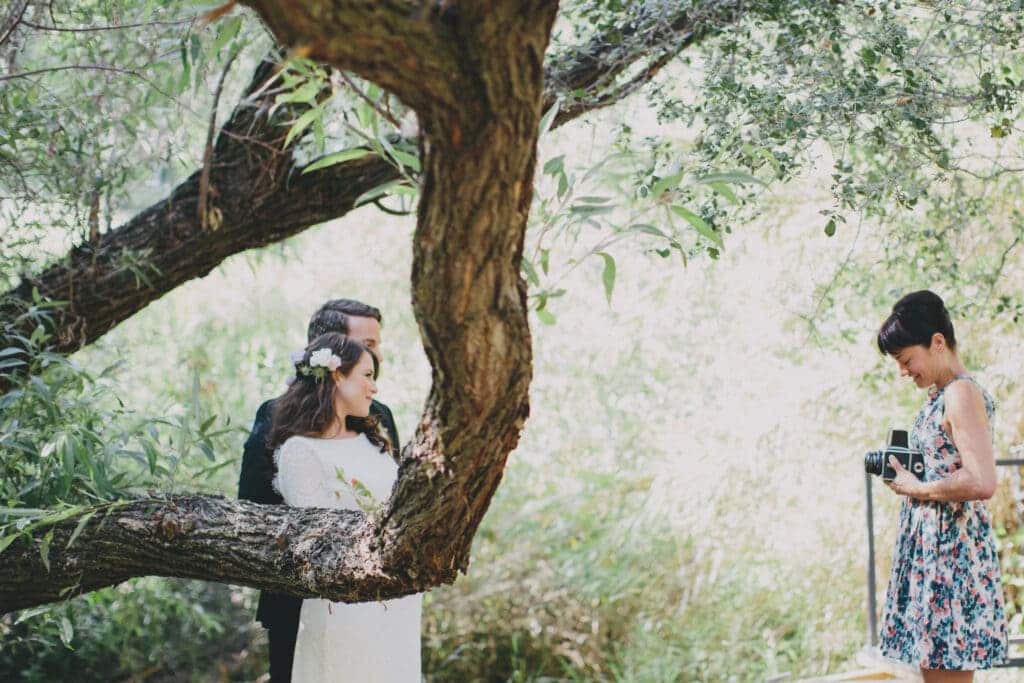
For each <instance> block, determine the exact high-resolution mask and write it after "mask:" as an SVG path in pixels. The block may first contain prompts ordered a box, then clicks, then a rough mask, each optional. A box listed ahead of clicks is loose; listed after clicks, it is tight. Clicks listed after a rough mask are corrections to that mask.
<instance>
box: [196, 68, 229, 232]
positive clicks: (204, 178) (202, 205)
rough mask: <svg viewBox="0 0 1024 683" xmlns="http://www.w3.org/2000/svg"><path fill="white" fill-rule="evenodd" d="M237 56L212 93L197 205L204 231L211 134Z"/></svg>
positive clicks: (211, 151)
mask: <svg viewBox="0 0 1024 683" xmlns="http://www.w3.org/2000/svg"><path fill="white" fill-rule="evenodd" d="M237 56H238V52H237V51H236V52H232V53H231V56H230V57H228V61H227V63H226V64H225V65H224V71H222V72H221V74H220V80H219V81H217V90H216V91H214V93H213V107H212V109H213V110H212V111H211V112H210V126H209V128H208V129H207V131H206V149H205V150H204V152H203V170H202V173H201V174H200V176H199V204H198V206H197V209H196V210H197V211H198V212H199V225H200V226H202V229H203V230H206V229H207V227H209V224H210V218H209V212H208V211H207V203H208V201H209V192H210V168H211V166H213V134H214V131H216V130H217V106H218V105H219V104H220V93H221V91H222V90H223V89H224V81H225V79H227V76H228V71H230V70H231V64H232V63H233V62H234V61H235V57H237Z"/></svg>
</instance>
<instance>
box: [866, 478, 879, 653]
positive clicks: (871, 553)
mask: <svg viewBox="0 0 1024 683" xmlns="http://www.w3.org/2000/svg"><path fill="white" fill-rule="evenodd" d="M864 490H865V491H866V492H867V501H868V645H869V646H870V647H874V646H876V645H878V616H877V614H878V612H877V610H876V607H875V517H874V507H873V505H872V501H871V475H870V474H868V473H867V472H865V473H864Z"/></svg>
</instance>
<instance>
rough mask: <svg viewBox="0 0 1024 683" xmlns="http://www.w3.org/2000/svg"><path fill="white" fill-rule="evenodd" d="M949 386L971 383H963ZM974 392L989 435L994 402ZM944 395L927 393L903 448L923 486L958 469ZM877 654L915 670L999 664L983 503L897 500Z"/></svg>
mask: <svg viewBox="0 0 1024 683" xmlns="http://www.w3.org/2000/svg"><path fill="white" fill-rule="evenodd" d="M953 381H954V382H956V381H970V382H974V380H973V379H972V378H970V377H957V378H956V379H954V380H953ZM950 384H952V382H951V383H950ZM975 384H977V383H976V382H975ZM946 386H947V387H948V386H949V385H948V384H947V385H946ZM979 388H981V387H980V386H979ZM981 391H982V395H983V396H984V398H985V412H986V413H988V419H989V425H990V427H989V428H990V430H991V424H992V416H993V413H994V412H995V408H994V404H993V401H992V397H991V396H989V394H988V392H986V391H985V390H984V389H982V390H981ZM943 392H944V389H943V390H935V389H932V390H931V391H929V394H928V401H927V402H926V403H925V405H924V407H923V408H922V409H921V412H920V413H918V416H917V419H916V420H915V421H914V429H913V431H912V432H911V436H910V439H911V443H910V445H911V446H912V447H913V448H918V449H921V450H922V451H924V457H925V477H924V480H925V481H935V480H937V479H941V478H943V477H948V476H949V475H951V474H952V473H954V472H956V471H957V470H958V469H960V468H961V467H962V462H961V458H960V453H959V452H958V451H957V450H956V446H955V445H953V441H952V440H951V439H950V437H949V434H947V433H946V430H945V429H944V428H943V426H942V420H943V414H944V409H945V401H944V399H943ZM881 652H882V654H883V655H885V656H887V657H891V658H893V659H897V660H900V661H902V662H905V663H907V664H911V665H913V666H918V667H921V668H922V669H952V670H974V669H987V668H990V667H992V666H994V665H996V664H999V663H1001V662H1003V661H1004V660H1005V659H1006V653H1007V639H1006V615H1005V613H1004V611H1003V592H1002V587H1001V585H1000V580H999V557H998V555H997V554H996V545H995V540H994V538H993V536H992V525H991V522H990V521H989V514H988V508H987V506H986V505H985V502H984V501H980V500H971V501H966V502H955V503H947V502H937V501H924V500H916V499H914V498H910V497H906V498H904V500H903V507H902V508H901V509H900V521H899V535H898V537H897V539H896V551H895V553H894V554H893V561H892V571H891V572H890V575H889V588H888V590H887V591H886V599H885V610H884V613H883V616H882V643H881Z"/></svg>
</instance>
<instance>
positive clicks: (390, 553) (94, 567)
mask: <svg viewBox="0 0 1024 683" xmlns="http://www.w3.org/2000/svg"><path fill="white" fill-rule="evenodd" d="M248 4H250V5H251V6H252V7H253V8H254V9H255V10H256V11H257V12H259V13H260V15H261V16H262V17H263V19H264V21H266V23H267V25H268V26H269V27H270V28H271V30H272V31H273V32H274V33H275V35H276V36H277V37H278V38H279V40H280V42H281V44H282V45H285V46H292V47H294V46H300V45H301V46H302V47H304V48H305V49H307V50H308V51H309V53H310V54H311V55H312V56H314V57H315V58H317V59H320V60H322V61H323V62H324V63H326V64H329V65H332V66H335V67H338V68H341V69H346V70H351V71H354V72H355V73H357V74H359V75H360V76H362V77H364V78H366V79H368V80H371V81H374V82H377V83H379V84H381V85H384V86H386V87H387V88H389V89H390V90H391V91H392V92H394V93H395V94H396V95H397V96H399V97H400V98H401V99H403V101H405V102H406V103H407V104H409V105H410V106H413V107H414V108H415V110H416V112H417V114H418V116H419V120H420V128H421V135H422V140H421V142H422V149H423V169H424V172H423V189H422V199H421V202H420V206H419V212H418V221H417V228H416V232H415V236H414V265H413V272H412V293H413V308H414V312H415V314H416V318H417V321H418V323H419V326H420V330H421V334H422V337H423V340H424V345H425V349H426V352H427V355H428V358H429V361H430V363H431V366H432V368H433V376H432V380H433V383H432V388H431V391H430V394H429V397H428V400H427V403H426V406H425V409H424V414H423V417H422V419H421V421H420V423H419V426H418V428H417V430H416V434H415V436H414V438H413V439H412V441H411V442H410V443H409V444H407V445H406V447H405V449H404V451H403V458H402V464H401V466H400V470H399V479H398V482H397V484H396V486H395V489H394V492H393V495H392V497H391V499H390V500H389V501H388V503H387V506H386V508H385V509H383V510H382V511H381V512H380V513H378V514H375V515H372V516H370V517H365V516H363V515H362V514H359V513H354V512H347V511H328V510H310V509H294V508H287V507H283V506H257V505H254V504H251V503H246V502H235V501H228V500H225V499H223V498H218V497H199V496H195V497H178V498H174V499H170V500H144V501H136V502H132V503H128V504H124V505H119V506H116V507H112V508H110V509H107V510H104V511H102V512H100V513H97V514H94V515H93V516H91V517H89V518H88V519H84V517H83V515H82V514H80V515H77V516H74V517H71V518H68V519H65V520H63V521H61V522H59V523H56V524H54V525H52V526H51V527H50V528H49V529H48V530H41V532H40V533H39V534H37V535H36V537H35V538H34V539H32V540H24V539H19V540H17V541H15V542H14V543H13V544H12V545H11V546H10V547H8V548H7V549H6V550H4V551H3V553H2V554H0V577H2V581H0V613H4V612H9V611H11V610H15V609H20V608H24V607H28V606H32V605H37V604H42V603H46V602H51V601H55V600H58V599H62V598H67V597H70V596H74V595H78V594H81V593H84V592H88V591H91V590H96V589H98V588H102V587H106V586H110V585H114V584H117V583H120V582H121V581H124V580H126V579H128V578H131V577H134V576H143V575H160V576H175V577H184V578H194V579H203V580H210V581H221V582H227V583H234V584H239V585H248V586H253V587H257V588H263V589H270V590H275V591H278V592H287V593H292V594H296V595H300V596H304V597H310V596H322V597H325V598H328V599H333V600H345V601H359V600H371V599H380V598H389V597H394V596H398V595H403V594H408V593H411V592H418V591H422V590H426V589H429V588H431V587H434V586H437V585H440V584H442V583H447V582H451V581H452V580H454V578H455V577H456V575H457V573H458V572H459V571H465V570H466V568H467V565H468V561H469V552H470V547H471V544H472V539H473V535H474V533H475V531H476V529H477V527H478V525H479V523H480V521H481V519H482V518H483V515H484V513H485V512H486V510H487V507H488V504H489V502H490V500H491V497H492V495H493V493H494V491H495V489H496V487H497V486H498V483H499V482H500V480H501V476H502V472H503V469H504V464H505V460H506V458H507V456H508V454H509V452H511V451H512V450H513V449H514V448H515V446H516V443H517V441H518V438H519V433H520V431H521V429H522V426H523V424H524V422H525V419H526V417H527V415H528V412H529V402H528V388H529V383H530V377H531V372H532V368H531V343H530V333H529V328H528V324H527V306H526V289H525V283H524V282H523V280H522V278H521V277H520V272H519V271H520V262H521V255H522V247H523V239H524V235H525V230H526V224H527V216H528V212H529V207H530V201H531V196H532V187H533V173H534V168H535V166H536V142H537V133H538V125H539V121H540V118H541V113H542V111H543V108H544V106H546V105H547V104H548V103H549V102H550V94H549V95H548V96H547V97H548V99H547V101H546V100H545V91H544V84H545V73H544V68H543V63H544V62H543V58H544V52H545V48H546V45H547V40H548V35H549V32H550V28H551V25H552V22H553V20H554V16H555V11H556V6H557V2H556V1H555V0H496V1H494V2H490V3H457V4H451V5H445V4H437V5H433V4H431V5H421V4H420V3H415V2H411V1H404V2H403V1H399V0H390V1H386V2H378V3H355V2H351V3H349V2H334V3H323V2H317V1H316V0H295V1H294V2H291V3H288V4H286V5H281V4H279V3H274V2H270V1H269V0H267V1H266V2H263V1H262V0H252V1H251V2H250V3H248ZM716 6H717V7H724V6H725V5H723V4H722V3H718V4H717V5H716ZM729 7H730V10H729V12H727V13H722V14H716V15H714V16H713V19H714V21H726V20H732V19H733V18H734V14H735V9H734V8H733V7H732V5H729ZM704 18H707V17H704ZM704 18H697V19H694V21H699V20H701V19H704ZM709 21H711V20H710V19H709ZM711 25H712V24H709V26H711ZM672 30H673V31H675V32H677V33H678V27H677V28H673V29H672ZM684 33H686V35H687V36H688V37H686V40H687V41H689V40H692V35H693V34H696V33H700V31H697V30H690V31H688V32H684ZM673 35H676V34H675V33H674V34H673ZM637 45H639V43H638V44H637ZM616 49H617V50H620V54H621V55H622V58H621V59H619V60H617V61H616V62H615V66H614V67H613V68H614V69H622V68H625V66H624V65H626V66H628V64H629V63H630V61H629V60H630V59H633V60H634V61H635V58H636V55H639V54H641V53H642V52H643V50H642V49H640V48H632V49H634V50H635V53H630V52H629V51H628V50H626V51H625V52H622V46H621V45H619V46H618V47H616ZM630 54H634V56H633V57H630V56H629V55H630ZM661 59H662V58H661V57H659V58H658V59H657V60H655V62H653V63H652V64H653V65H654V66H653V67H648V68H658V66H657V63H658V62H659V60H661ZM661 63H663V61H661ZM606 66H607V64H606ZM569 68H574V69H578V70H577V71H576V72H575V76H573V77H572V78H568V79H567V82H569V83H571V84H572V87H578V86H579V85H580V84H582V83H584V82H585V81H586V78H585V77H583V76H581V74H582V73H591V74H592V75H595V74H598V71H599V69H597V67H593V68H591V70H590V71H587V67H586V66H585V65H582V66H581V63H576V62H572V63H571V64H569ZM566 73H567V74H568V73H570V72H566ZM601 73H603V74H604V75H607V74H608V72H607V71H605V72H601ZM594 77H595V78H597V79H600V78H601V76H600V75H595V76H594ZM548 80H549V81H550V80H551V79H550V77H549V79H548ZM258 82H260V77H259V75H257V77H256V78H255V79H254V81H253V83H254V84H255V83H258ZM549 92H550V91H549ZM255 111H258V108H255V109H254V110H253V111H249V112H243V111H242V110H239V111H236V114H235V116H233V117H232V121H235V118H236V117H239V118H238V126H239V130H243V129H244V130H246V131H247V134H248V135H249V136H250V139H251V138H252V136H253V131H256V134H257V135H263V136H264V137H267V136H270V138H271V139H272V140H278V138H277V137H274V136H278V135H280V132H279V131H274V132H269V131H268V130H266V129H261V126H267V125H270V124H268V123H266V122H265V121H263V120H260V119H259V118H258V116H257V115H256V114H255V113H254V112H255ZM582 111H583V109H577V113H576V114H575V115H578V114H579V113H582ZM564 120H568V119H564ZM232 125H234V124H232V123H229V124H228V126H226V129H227V130H231V126H232ZM238 142H239V137H238V136H237V135H234V136H233V135H230V134H222V135H221V136H220V138H219V141H218V150H217V153H216V155H215V158H216V159H217V161H218V168H217V169H216V171H217V172H216V173H215V174H214V175H213V179H214V180H213V182H214V183H215V184H216V185H217V186H220V187H223V188H228V187H234V186H237V185H239V184H244V183H252V184H254V185H255V186H256V187H258V188H261V190H259V192H264V193H266V196H265V197H263V199H264V200H265V201H261V202H256V203H254V204H253V205H251V206H249V207H245V206H240V207H238V208H237V210H238V211H239V214H238V215H237V216H236V215H232V213H231V212H229V211H226V210H225V211H224V218H225V225H224V226H223V227H221V229H220V230H221V231H226V232H223V233H222V234H221V235H220V236H217V235H216V234H212V235H211V236H208V237H209V238H213V237H218V238H219V239H222V240H224V242H225V244H226V246H219V247H217V250H216V253H214V254H205V253H198V252H195V251H192V250H193V249H195V245H196V244H197V242H196V241H194V240H193V241H189V240H186V239H185V237H184V236H183V235H182V234H181V233H176V232H175V230H173V229H172V230H169V231H168V232H170V235H169V236H168V237H167V238H166V239H168V240H170V242H169V243H168V246H167V248H169V249H175V250H179V251H178V252H177V259H178V260H177V261H175V262H174V268H180V269H181V270H173V273H168V272H165V273H163V274H162V278H167V277H176V278H182V279H188V277H194V276H195V275H198V274H201V273H203V272H207V271H208V270H209V269H210V268H212V267H213V266H214V265H216V262H218V261H219V260H220V259H222V258H224V256H226V255H227V253H228V252H230V251H231V250H232V249H234V250H236V251H238V250H240V249H241V248H246V247H239V244H240V243H242V242H245V241H246V240H247V239H253V238H252V237H251V236H249V237H247V236H246V235H245V233H246V231H247V230H248V231H252V230H257V231H260V230H261V229H262V232H261V233H260V236H259V237H257V238H256V239H255V241H254V242H252V244H250V246H253V245H255V244H265V243H267V242H269V241H273V239H280V237H283V236H284V235H283V234H282V233H285V232H287V231H289V230H291V231H294V232H297V231H298V230H300V229H302V228H301V227H298V226H300V225H301V223H302V220H310V223H309V224H312V223H313V222H318V221H315V220H311V219H310V218H309V216H310V215H312V214H315V212H316V211H317V210H318V208H319V207H317V206H316V204H318V203H319V202H334V204H333V207H334V208H333V209H331V210H333V211H336V212H340V213H344V211H347V210H349V209H350V208H351V200H352V199H353V198H354V197H355V196H357V195H358V194H360V193H361V192H362V191H363V190H364V189H366V188H368V187H372V186H373V185H375V184H377V183H379V182H381V181H382V180H383V179H384V178H385V177H386V176H385V174H384V173H382V172H381V169H382V167H381V166H380V164H381V162H380V161H379V160H366V161H364V160H360V161H362V162H363V163H362V164H360V163H349V164H345V165H339V166H336V167H333V168H332V169H330V170H329V171H330V172H329V173H322V174H310V177H308V178H301V177H300V178H298V179H296V180H295V181H294V182H293V184H292V185H290V186H288V185H286V186H285V189H283V190H282V188H281V187H280V185H279V184H278V183H279V181H280V178H281V175H282V174H286V173H287V172H288V169H289V168H290V165H291V160H290V159H288V158H283V155H281V154H280V153H279V152H273V151H271V150H265V156H257V157H256V158H252V157H250V156H248V155H250V154H254V153H255V154H257V155H259V154H261V153H260V152H257V151H255V150H253V149H252V148H251V146H250V147H246V146H240V147H238V148H237V149H236V148H233V147H232V145H234V144H236V143H238ZM257 147H261V146H260V145H257ZM261 148H262V147H261ZM229 160H233V162H232V163H228V161H229ZM387 168H390V167H387ZM254 171H259V172H261V173H262V175H261V176H260V177H259V178H257V179H250V178H246V177H245V174H246V173H252V172H254ZM375 173H376V175H374V174H375ZM232 174H234V175H232ZM197 177H198V176H195V177H194V178H193V179H190V181H188V182H187V183H186V185H187V187H188V190H187V191H183V190H182V188H179V190H178V191H176V192H175V194H173V195H172V197H170V198H169V199H168V200H167V201H166V202H163V203H161V204H159V205H157V206H156V207H153V208H151V209H150V210H148V211H147V212H144V213H143V214H141V215H140V216H139V217H137V218H136V219H134V220H133V221H132V222H131V223H129V225H128V226H125V227H124V228H121V229H119V231H120V230H125V229H126V228H130V227H131V226H138V228H137V229H138V232H137V233H131V234H139V235H142V234H145V233H146V232H147V230H149V231H152V230H154V229H156V226H159V225H161V221H169V222H165V223H163V225H169V226H175V225H179V226H185V225H187V226H188V229H187V235H188V236H190V238H189V239H192V238H193V237H194V236H195V231H196V228H195V225H194V223H195V218H194V216H195V213H194V212H195V201H196V199H195V198H196V196H197V194H198V192H197V187H196V186H195V184H194V182H193V181H195V182H198V180H197ZM327 178H330V179H331V180H330V184H327V181H326V180H325V179H327ZM232 179H233V183H234V184H232ZM359 182H362V183H364V184H363V185H360V186H359V189H351V188H352V186H354V185H355V184H356V183H359ZM304 183H305V185H304ZM183 187H185V186H183ZM316 188H323V190H324V194H321V195H315V198H314V199H313V200H312V201H310V199H309V196H308V193H311V192H315V191H316ZM328 190H330V191H328ZM304 195H305V196H304ZM186 196H187V199H186ZM339 196H341V197H343V198H342V199H339ZM218 201H219V202H220V204H219V206H221V207H224V206H225V204H224V203H223V202H225V201H227V198H226V197H225V192H224V191H223V190H222V192H221V197H220V199H219V200H218ZM293 202H294V203H293ZM346 202H348V204H346ZM183 205H184V206H183ZM222 210H223V209H222ZM175 212H180V214H181V215H183V216H185V215H187V216H190V220H191V223H188V221H182V222H181V223H175V222H174V221H173V220H170V219H168V215H171V216H174V215H178V214H177V213H175ZM302 212H306V214H307V218H305V219H297V220H296V221H294V222H290V223H287V224H286V225H285V226H281V224H280V223H278V224H275V225H272V226H268V225H266V224H265V222H266V220H267V219H268V218H269V217H272V216H273V217H277V218H279V219H280V218H283V217H284V216H288V215H289V214H295V213H302ZM321 215H323V214H321ZM328 217H329V216H328ZM320 220H323V218H321V219H320ZM229 222H231V225H228V223H229ZM147 226H148V227H147ZM119 231H114V232H119ZM130 232H131V231H129V233H130ZM224 235H228V236H230V239H225V238H224ZM206 240H207V237H205V236H204V238H203V240H200V241H199V243H200V244H207V241H206ZM145 244H147V245H148V244H149V243H145ZM207 249H211V248H209V247H207ZM86 256H87V255H86V254H83V255H81V256H79V257H78V258H81V259H86ZM195 259H198V260H199V261H200V262H201V265H199V266H198V267H196V266H192V265H188V264H189V263H191V262H193V260H195ZM179 262H180V265H179ZM89 267H90V264H89V262H88V261H87V260H86V261H83V262H82V263H81V264H79V266H78V269H77V270H74V269H72V270H69V271H67V272H66V273H65V275H63V276H62V277H64V278H65V279H67V280H68V283H67V285H66V286H67V287H75V286H77V287H78V288H79V292H80V294H81V287H82V283H81V281H80V279H79V280H76V276H80V275H81V274H82V273H86V274H88V273H89V272H90V271H89ZM189 269H194V270H192V271H191V272H192V275H188V271H189ZM97 270H99V269H97ZM116 277H117V275H116V274H113V273H110V272H107V273H105V274H103V275H101V276H96V275H94V276H93V280H92V281H90V282H91V285H90V286H98V285H99V284H104V285H106V284H109V283H107V282H106V280H104V278H116ZM76 281H77V285H76V284H75V283H76ZM48 293H49V292H48ZM87 294H88V295H90V296H91V295H92V293H87ZM153 298H155V296H154V295H152V294H150V295H149V296H148V298H146V297H142V299H145V301H143V302H142V303H140V301H141V299H139V298H132V297H129V298H128V299H129V300H130V301H126V302H125V303H122V304H121V306H122V307H123V308H118V306H117V305H113V304H110V305H108V306H107V307H106V309H105V310H107V311H109V312H108V313H105V314H103V315H92V316H90V319H89V321H88V322H82V323H79V324H80V325H85V326H86V327H79V328H77V329H75V330H74V331H73V334H70V335H69V336H70V338H71V341H69V342H68V343H69V345H70V346H69V347H68V348H69V349H70V348H77V345H79V344H81V343H82V341H83V340H86V341H87V340H89V339H90V338H95V336H92V335H98V334H102V331H104V330H105V329H109V327H110V326H112V325H114V324H116V323H117V322H119V320H121V319H124V318H126V317H128V316H129V315H130V314H131V312H134V310H137V307H141V305H144V304H145V303H148V301H150V300H152V299H153ZM133 307H135V308H134V310H132V311H130V312H128V311H129V309H132V308H133ZM90 326H91V327H90ZM87 328H88V329H87ZM76 340H77V341H76ZM83 519H84V521H83ZM80 525H81V526H80ZM47 531H50V532H52V537H51V540H50V541H49V543H48V552H46V553H42V552H41V550H42V547H41V544H40V541H39V537H40V536H42V535H43V534H45V533H46V532H47ZM76 532H77V537H75V540H74V543H73V544H71V547H70V548H69V547H68V545H69V541H70V540H71V539H72V537H74V536H75V534H76ZM44 554H45V557H44Z"/></svg>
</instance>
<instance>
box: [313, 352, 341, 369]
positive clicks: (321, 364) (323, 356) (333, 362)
mask: <svg viewBox="0 0 1024 683" xmlns="http://www.w3.org/2000/svg"><path fill="white" fill-rule="evenodd" d="M309 367H311V368H327V369H328V370H330V371H332V372H333V371H334V370H337V369H338V368H339V367H341V359H340V358H338V357H337V356H336V355H334V354H333V353H331V350H330V349H317V350H316V351H314V352H313V353H311V354H309Z"/></svg>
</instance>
